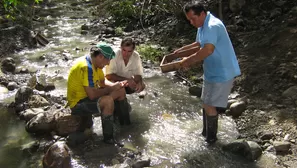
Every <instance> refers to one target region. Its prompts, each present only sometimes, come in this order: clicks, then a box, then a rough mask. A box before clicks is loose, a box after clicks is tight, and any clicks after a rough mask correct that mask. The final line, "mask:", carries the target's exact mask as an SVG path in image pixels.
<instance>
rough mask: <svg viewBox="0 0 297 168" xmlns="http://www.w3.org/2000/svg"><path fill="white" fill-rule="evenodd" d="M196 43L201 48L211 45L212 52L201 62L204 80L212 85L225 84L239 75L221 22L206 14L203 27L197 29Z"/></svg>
mask: <svg viewBox="0 0 297 168" xmlns="http://www.w3.org/2000/svg"><path fill="white" fill-rule="evenodd" d="M196 42H199V43H200V45H201V47H202V48H203V47H204V45H205V44H213V45H214V46H215V49H214V52H213V53H212V54H211V55H209V56H208V57H206V58H205V59H204V62H203V71H204V80H206V81H208V82H213V83H220V82H225V81H228V80H231V79H233V78H234V77H236V76H238V75H240V68H239V65H238V61H237V58H236V55H235V52H234V49H233V46H232V43H231V40H230V38H229V35H228V33H227V30H226V28H225V26H224V24H223V23H222V21H221V20H219V19H218V18H216V17H214V16H213V15H212V14H211V13H210V12H207V15H206V18H205V20H204V23H203V26H202V27H199V28H198V31H197V37H196Z"/></svg>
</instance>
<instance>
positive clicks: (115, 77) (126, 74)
mask: <svg viewBox="0 0 297 168" xmlns="http://www.w3.org/2000/svg"><path fill="white" fill-rule="evenodd" d="M105 71H106V73H105V74H106V76H105V77H106V78H107V79H108V80H109V81H111V82H119V81H125V80H127V81H128V86H127V87H125V90H126V93H127V94H132V93H135V92H136V93H139V92H141V91H142V90H143V89H144V88H145V84H144V82H143V80H142V75H143V68H142V62H141V59H140V55H139V53H138V52H136V51H135V42H134V41H133V39H132V38H125V39H123V40H122V42H121V48H120V49H119V50H118V51H116V56H115V58H113V59H112V60H111V61H110V63H109V65H107V66H106V70H105ZM125 100H126V103H124V104H122V103H121V102H122V101H121V102H118V101H115V113H114V114H115V116H116V117H117V116H118V118H119V121H120V124H121V125H124V124H126V125H130V123H131V122H130V114H129V110H118V109H127V107H126V106H130V105H129V103H128V101H127V98H126V99H125ZM128 109H129V108H128ZM130 109H131V108H130Z"/></svg>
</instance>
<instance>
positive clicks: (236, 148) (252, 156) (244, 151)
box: [223, 139, 262, 161]
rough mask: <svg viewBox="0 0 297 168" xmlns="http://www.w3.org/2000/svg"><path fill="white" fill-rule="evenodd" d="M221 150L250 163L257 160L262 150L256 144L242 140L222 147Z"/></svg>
mask: <svg viewBox="0 0 297 168" xmlns="http://www.w3.org/2000/svg"><path fill="white" fill-rule="evenodd" d="M223 150H226V151H230V152H232V153H234V154H238V155H241V156H243V157H246V158H247V159H249V160H251V161H253V160H257V159H258V158H259V157H260V156H261V154H262V149H261V147H260V146H259V145H258V144H257V143H256V142H253V141H246V140H243V139H240V140H235V141H234V142H231V143H229V144H227V145H224V146H223Z"/></svg>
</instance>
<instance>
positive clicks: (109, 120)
mask: <svg viewBox="0 0 297 168" xmlns="http://www.w3.org/2000/svg"><path fill="white" fill-rule="evenodd" d="M101 121H102V132H103V137H104V139H103V141H104V142H105V143H108V144H114V138H113V116H112V115H108V116H104V115H102V117H101Z"/></svg>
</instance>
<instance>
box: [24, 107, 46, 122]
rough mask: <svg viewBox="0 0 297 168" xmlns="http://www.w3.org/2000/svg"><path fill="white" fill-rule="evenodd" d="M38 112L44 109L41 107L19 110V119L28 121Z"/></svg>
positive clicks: (42, 111)
mask: <svg viewBox="0 0 297 168" xmlns="http://www.w3.org/2000/svg"><path fill="white" fill-rule="evenodd" d="M39 113H44V110H43V109H41V108H31V109H27V110H25V111H22V112H20V119H21V120H25V121H26V122H27V121H30V120H31V119H32V118H33V117H35V116H36V115H37V114H39Z"/></svg>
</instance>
